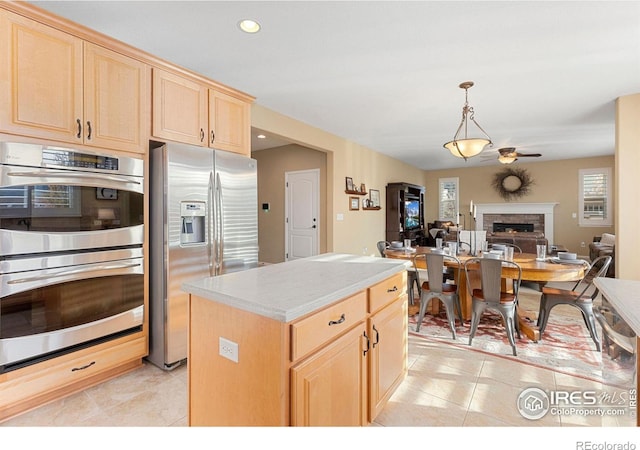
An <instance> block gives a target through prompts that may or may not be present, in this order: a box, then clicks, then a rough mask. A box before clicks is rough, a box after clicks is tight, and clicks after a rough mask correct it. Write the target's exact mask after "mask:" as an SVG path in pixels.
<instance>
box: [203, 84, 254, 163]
mask: <svg viewBox="0 0 640 450" xmlns="http://www.w3.org/2000/svg"><path fill="white" fill-rule="evenodd" d="M250 112H251V110H250V105H249V104H248V103H247V102H244V101H242V100H240V99H237V98H235V97H232V96H230V95H227V94H223V93H222V92H217V91H214V90H212V89H209V147H213V148H216V149H220V150H227V151H230V152H234V153H240V154H242V155H246V156H250V154H251V142H250V141H251V119H250Z"/></svg>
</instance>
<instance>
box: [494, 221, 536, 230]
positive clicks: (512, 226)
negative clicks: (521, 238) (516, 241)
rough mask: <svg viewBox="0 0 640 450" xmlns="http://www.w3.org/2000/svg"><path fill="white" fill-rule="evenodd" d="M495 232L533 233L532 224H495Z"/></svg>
mask: <svg viewBox="0 0 640 450" xmlns="http://www.w3.org/2000/svg"><path fill="white" fill-rule="evenodd" d="M493 231H494V232H498V231H533V224H532V223H500V222H494V223H493Z"/></svg>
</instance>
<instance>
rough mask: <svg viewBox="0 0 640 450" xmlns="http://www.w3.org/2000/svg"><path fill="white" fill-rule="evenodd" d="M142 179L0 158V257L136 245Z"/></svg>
mask: <svg viewBox="0 0 640 450" xmlns="http://www.w3.org/2000/svg"><path fill="white" fill-rule="evenodd" d="M5 156H6V155H5ZM141 164H142V161H140V165H141ZM143 179H144V178H143V177H141V176H135V175H133V176H132V175H125V174H120V173H104V171H96V172H92V171H89V170H82V169H79V168H72V169H63V168H57V167H54V168H50V167H32V166H21V165H14V164H10V163H7V161H6V159H5V161H4V162H2V161H1V160H0V257H3V256H9V255H28V254H33V253H42V252H57V251H68V250H87V249H97V248H104V247H120V246H128V245H141V244H142V242H143V239H144V236H143V216H144V195H143V188H144V186H143Z"/></svg>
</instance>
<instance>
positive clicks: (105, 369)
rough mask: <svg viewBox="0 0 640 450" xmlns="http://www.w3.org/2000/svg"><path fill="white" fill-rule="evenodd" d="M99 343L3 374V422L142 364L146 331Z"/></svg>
mask: <svg viewBox="0 0 640 450" xmlns="http://www.w3.org/2000/svg"><path fill="white" fill-rule="evenodd" d="M138 336H139V337H135V335H131V336H128V337H125V338H121V339H119V340H115V341H110V342H106V343H103V344H98V345H95V346H92V347H89V348H86V349H83V350H78V351H75V352H73V353H69V354H66V355H63V356H59V357H57V358H54V359H50V360H47V361H44V362H41V363H38V364H34V365H31V366H27V367H24V368H22V369H17V370H14V371H12V372H7V373H4V374H2V375H0V421H2V420H4V419H7V418H10V417H13V416H15V415H17V414H20V413H22V412H25V411H27V410H29V409H32V408H35V407H38V406H41V405H43V404H45V403H47V402H49V401H52V400H56V399H59V398H61V397H64V396H65V395H68V394H70V393H73V392H78V391H80V390H82V389H86V388H87V387H89V386H93V385H96V384H98V383H101V382H103V381H105V380H108V379H110V378H113V377H116V376H118V375H121V374H123V373H125V372H128V371H130V370H133V369H136V368H138V367H140V366H141V365H142V358H143V356H145V355H146V354H147V338H146V336H144V335H143V334H142V333H140V334H139V335H138Z"/></svg>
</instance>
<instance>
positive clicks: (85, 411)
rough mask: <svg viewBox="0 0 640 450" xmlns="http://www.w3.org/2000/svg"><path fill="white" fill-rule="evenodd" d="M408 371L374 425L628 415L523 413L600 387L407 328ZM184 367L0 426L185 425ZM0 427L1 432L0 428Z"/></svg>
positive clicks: (598, 422)
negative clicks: (555, 395) (525, 401)
mask: <svg viewBox="0 0 640 450" xmlns="http://www.w3.org/2000/svg"><path fill="white" fill-rule="evenodd" d="M408 347H409V360H408V365H409V373H408V376H407V378H406V380H405V381H404V382H403V384H402V385H401V386H400V387H399V388H398V390H397V391H396V392H395V393H394V395H393V396H392V398H391V399H390V401H389V403H388V404H387V406H386V407H385V409H384V410H383V411H382V412H381V414H380V415H379V416H378V417H377V418H376V420H375V422H374V424H373V425H374V426H381V427H401V426H425V427H436V426H438V427H440V426H448V427H500V426H527V427H581V426H589V427H602V426H603V425H604V426H624V425H629V424H630V423H629V417H626V418H625V417H623V418H621V419H620V418H617V419H616V418H608V419H604V420H603V419H601V418H600V417H598V416H581V415H566V416H558V415H551V414H547V415H546V416H545V417H543V418H542V419H540V420H534V421H532V420H527V419H525V418H523V417H522V416H521V415H520V414H519V413H518V410H517V408H516V399H517V397H518V395H519V394H520V393H521V392H522V390H523V389H524V388H528V387H532V386H538V387H540V388H542V389H545V390H573V391H575V390H587V389H593V390H596V391H600V390H601V389H602V387H601V386H600V385H598V383H594V382H591V381H587V380H584V379H582V378H578V377H572V376H568V375H564V374H559V373H556V372H553V371H550V370H547V369H541V368H537V367H532V366H529V365H526V364H522V363H519V362H514V361H511V360H508V359H503V358H500V357H498V356H493V355H488V354H484V353H480V352H477V351H473V350H468V349H464V348H455V347H452V346H449V345H447V344H443V343H438V342H436V341H430V340H425V339H422V338H419V337H415V336H411V335H409V340H408ZM186 390H187V369H186V366H182V367H179V368H177V369H175V370H173V371H170V372H165V371H162V370H160V369H158V368H157V367H155V366H153V365H151V364H149V363H145V364H144V365H143V367H142V368H140V369H138V370H135V371H133V372H130V373H128V374H125V375H123V376H121V377H119V378H116V379H114V380H111V381H108V382H105V383H103V384H100V385H98V386H94V387H92V388H89V389H86V390H85V391H82V392H80V393H77V394H74V395H71V396H69V397H67V398H64V399H61V400H58V401H55V402H53V403H50V404H47V405H44V406H42V407H40V408H38V409H36V410H33V411H30V412H27V413H25V414H23V415H20V416H18V417H15V418H13V419H11V420H8V421H6V422H4V423H2V424H0V427H24V426H30V427H52V426H61V427H69V426H74V427H75V426H77V427H95V426H117V427H184V426H186V425H187V417H186V414H187V408H186V406H187V400H186V397H187V394H186ZM0 433H1V432H0Z"/></svg>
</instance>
